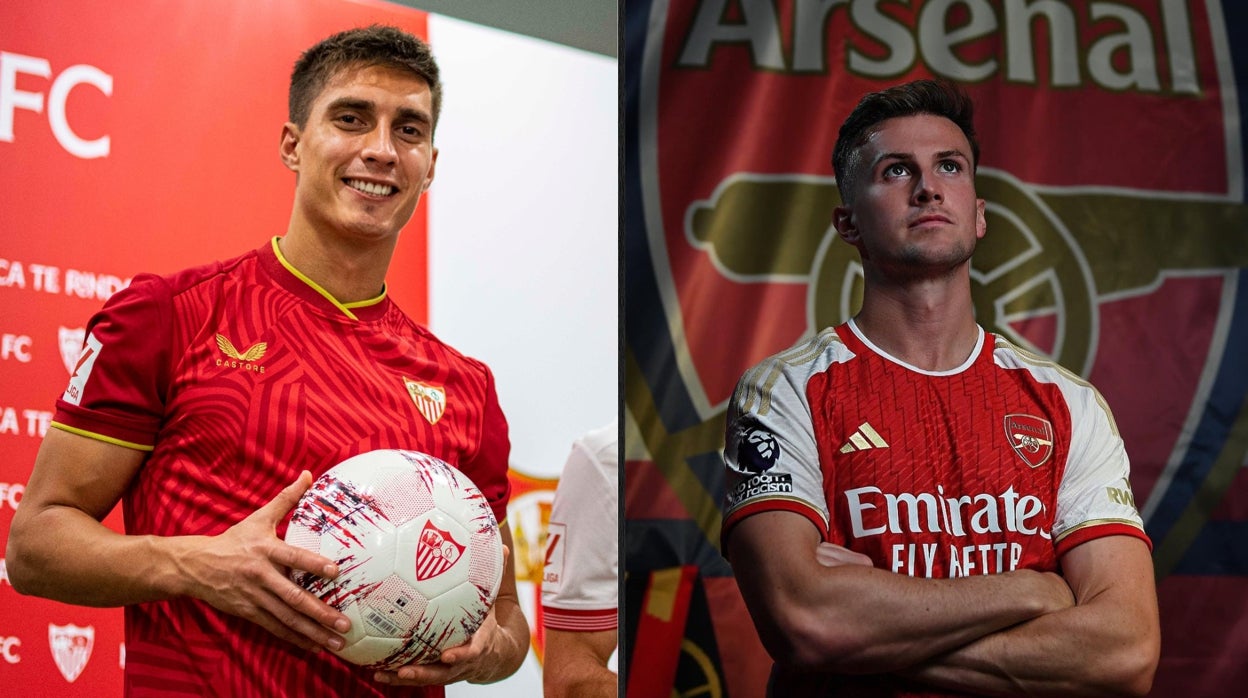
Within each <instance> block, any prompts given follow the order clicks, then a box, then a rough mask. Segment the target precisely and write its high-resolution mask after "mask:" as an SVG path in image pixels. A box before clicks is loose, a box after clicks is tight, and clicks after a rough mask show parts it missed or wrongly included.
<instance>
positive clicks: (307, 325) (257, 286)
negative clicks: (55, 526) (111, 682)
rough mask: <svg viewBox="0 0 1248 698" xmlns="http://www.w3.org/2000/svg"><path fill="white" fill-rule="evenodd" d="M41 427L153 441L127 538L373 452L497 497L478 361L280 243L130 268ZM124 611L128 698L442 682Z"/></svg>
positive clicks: (238, 622) (148, 606)
mask: <svg viewBox="0 0 1248 698" xmlns="http://www.w3.org/2000/svg"><path fill="white" fill-rule="evenodd" d="M52 426H54V427H55V428H59V429H64V430H67V431H70V432H73V433H77V434H81V435H84V436H88V437H91V438H95V439H100V440H103V441H107V442H111V443H115V444H119V445H122V446H125V447H128V448H133V449H138V450H143V451H150V455H149V456H148V457H147V459H146V460H145V462H144V463H143V466H142V468H141V469H140V470H139V472H138V475H137V476H136V478H135V479H134V481H133V483H132V484H131V486H130V488H129V489H128V490H127V491H126V494H125V497H124V499H123V507H124V514H125V525H126V532H127V533H128V534H131V535H158V536H177V535H215V534H219V533H221V532H223V531H225V530H226V529H227V528H229V527H230V526H232V525H233V524H235V523H237V522H238V521H240V520H241V519H243V518H244V517H246V516H247V515H249V514H250V513H252V512H253V511H255V510H256V509H258V508H260V507H261V506H263V505H264V504H265V503H266V502H268V501H269V500H270V499H272V498H273V496H274V495H276V494H277V493H278V492H279V491H280V490H281V489H282V488H283V487H285V486H286V485H288V484H290V483H291V482H293V481H294V480H295V479H296V478H297V477H298V475H299V472H300V471H302V470H305V469H306V470H310V471H311V472H312V474H313V476H319V475H320V474H321V473H322V472H324V471H325V470H327V469H328V468H330V467H331V466H333V465H335V464H336V463H338V462H340V461H342V460H345V459H346V458H347V457H349V456H352V455H356V454H359V453H363V452H365V451H370V450H375V449H382V448H401V449H410V450H415V451H422V452H424V453H428V454H430V455H432V456H435V457H437V458H440V459H442V460H444V461H446V462H448V463H450V464H452V465H454V466H456V467H457V468H459V469H460V470H461V471H463V472H464V473H465V474H467V475H468V477H469V478H470V479H472V481H473V482H474V483H475V484H476V485H477V487H478V488H479V489H480V490H481V491H482V493H483V494H484V495H485V497H486V498H487V500H488V501H489V502H490V506H491V508H492V509H493V511H494V514H495V517H496V518H497V519H498V520H499V521H502V520H503V518H504V517H505V515H506V506H507V501H508V497H509V494H510V486H509V484H508V480H507V457H508V452H509V449H510V446H509V443H508V438H507V423H506V421H505V419H504V417H503V414H502V411H501V409H500V408H499V405H498V399H497V396H496V394H495V389H494V380H493V377H492V375H491V373H490V371H489V369H488V368H487V367H486V366H485V365H484V364H482V363H480V362H478V361H475V360H473V359H470V358H467V357H465V356H463V355H461V354H459V353H458V352H456V351H455V350H454V349H451V348H450V347H448V346H447V345H445V344H443V343H442V342H441V341H439V340H438V339H437V338H436V337H434V336H433V335H432V334H431V333H430V332H429V331H428V330H427V329H426V328H424V327H422V326H420V325H418V324H417V323H415V322H413V321H412V320H411V319H410V318H408V317H407V316H406V315H405V314H404V313H403V312H402V311H401V310H400V309H399V308H398V306H396V305H395V304H394V303H393V302H392V301H391V300H390V299H389V298H387V297H386V295H385V293H384V291H383V292H382V294H381V295H380V296H378V297H377V298H375V299H372V300H368V301H363V302H360V303H351V304H340V303H338V302H337V301H335V300H334V299H333V298H332V297H330V296H329V294H328V293H326V292H325V291H324V290H323V289H321V288H320V287H318V286H316V285H315V284H314V283H313V282H312V281H310V280H309V279H307V278H306V277H304V276H303V275H302V274H300V273H299V272H298V270H296V269H294V268H293V267H292V266H290V264H289V263H288V262H286V260H285V259H284V258H282V256H281V251H280V249H279V247H278V241H277V239H276V238H275V239H274V240H273V241H272V242H271V244H266V245H264V246H263V247H261V248H260V249H257V250H255V251H252V252H249V253H247V254H244V255H242V256H240V257H237V258H235V259H232V260H228V261H224V262H217V263H213V264H210V265H206V266H203V267H197V268H193V269H188V270H185V271H182V272H178V273H175V274H172V275H170V276H164V277H158V276H153V275H141V276H137V277H135V279H134V280H133V282H132V283H131V285H130V286H129V287H128V288H126V289H124V290H122V291H121V292H119V293H117V294H116V295H115V296H113V298H111V299H110V300H109V302H108V303H107V304H106V305H105V306H104V308H103V309H102V310H101V311H100V312H99V313H98V314H97V315H96V316H95V317H93V318H92V320H91V322H90V324H89V326H88V328H87V336H86V341H85V346H84V349H83V353H82V355H81V357H80V358H79V361H78V365H77V367H76V369H75V371H74V372H73V375H72V376H71V378H70V385H69V388H68V389H67V390H66V392H65V394H64V395H63V396H62V398H61V399H60V400H59V401H58V402H57V412H56V415H55V416H54V417H53V424H52ZM282 528H283V529H284V526H283V527H282ZM284 532H285V531H284V530H279V531H278V535H279V536H280V535H283V534H284ZM125 613H126V671H125V673H126V679H125V680H126V694H127V695H129V696H142V695H148V694H152V693H160V694H161V695H196V696H199V695H211V696H266V697H267V696H310V695H353V696H369V695H377V696H381V695H386V696H390V695H394V696H441V695H442V694H443V692H442V689H441V688H429V689H419V688H406V689H398V688H392V687H387V686H385V685H382V684H379V683H377V682H375V681H373V680H372V676H373V672H372V671H371V670H365V669H361V668H359V667H356V666H354V665H350V664H347V663H346V662H344V661H342V660H340V659H338V658H337V657H334V656H333V655H332V654H330V653H329V652H322V653H320V654H316V655H313V654H311V653H308V652H305V651H303V650H301V649H299V648H298V647H296V646H294V645H291V644H288V643H286V642H284V641H282V640H279V639H277V638H276V637H274V636H272V635H271V634H270V633H269V632H268V631H266V630H264V629H263V628H261V627H260V626H258V625H254V624H252V623H251V622H249V621H246V620H243V619H241V618H237V617H235V616H231V615H228V614H225V613H222V612H220V611H217V610H216V609H214V608H212V607H211V606H209V605H208V604H206V603H203V602H201V601H198V600H196V599H191V598H176V599H170V600H167V601H159V602H153V603H144V604H137V605H132V606H127V607H126V611H125Z"/></svg>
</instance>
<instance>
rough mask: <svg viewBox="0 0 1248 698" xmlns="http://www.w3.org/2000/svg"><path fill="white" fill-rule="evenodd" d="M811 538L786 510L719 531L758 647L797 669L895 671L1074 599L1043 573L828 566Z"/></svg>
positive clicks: (810, 530)
mask: <svg viewBox="0 0 1248 698" xmlns="http://www.w3.org/2000/svg"><path fill="white" fill-rule="evenodd" d="M820 542H821V539H820V535H819V531H818V529H816V527H815V526H814V525H813V524H812V523H811V522H810V521H809V520H808V519H806V518H805V517H803V516H801V515H798V514H794V513H791V512H788V511H764V512H760V513H757V514H754V515H752V516H748V517H746V518H745V519H742V520H741V521H740V522H739V523H737V524H736V526H735V527H734V528H733V529H732V534H731V536H730V537H729V538H728V554H729V559H730V560H731V562H732V566H733V571H734V574H735V575H736V578H737V583H738V585H739V586H740V589H741V594H742V596H743V597H744V599H745V603H746V607H747V608H748V609H749V611H750V615H751V617H752V618H753V619H754V625H755V627H757V629H758V632H759V637H760V638H761V639H762V642H763V645H764V647H766V648H767V651H768V653H770V654H771V656H772V657H773V658H774V659H775V660H776V661H777V662H779V663H781V664H784V665H788V666H792V667H794V668H798V669H802V670H808V671H830V672H836V673H845V674H865V673H879V672H887V671H895V670H898V669H902V668H904V667H908V666H910V665H913V664H914V663H916V662H919V661H922V660H925V659H928V658H931V657H934V656H936V655H939V654H942V653H944V652H948V651H950V650H953V649H955V648H957V647H961V646H963V645H966V644H967V643H969V642H972V641H974V640H977V639H979V638H981V637H983V636H985V635H988V634H991V633H994V632H997V631H999V630H1002V629H1004V628H1008V627H1010V626H1012V625H1015V624H1017V623H1020V622H1023V621H1026V620H1030V619H1032V618H1035V617H1038V616H1041V615H1044V614H1046V613H1051V612H1054V611H1057V610H1061V609H1064V608H1068V607H1070V606H1071V605H1072V604H1073V596H1072V593H1071V591H1070V588H1069V587H1068V586H1067V585H1066V583H1065V582H1064V581H1063V580H1062V578H1061V577H1059V576H1058V575H1056V574H1052V573H1042V572H1035V571H1033V570H1016V571H1013V572H1008V573H1005V574H999V575H984V576H972V577H964V578H958V579H922V578H915V577H909V576H905V575H898V574H893V573H891V572H888V571H886V570H881V569H876V568H873V567H870V566H867V565H864V564H839V565H836V566H832V567H829V566H826V564H823V563H821V562H820V560H819V559H818V557H817V549H818V546H819V543H820Z"/></svg>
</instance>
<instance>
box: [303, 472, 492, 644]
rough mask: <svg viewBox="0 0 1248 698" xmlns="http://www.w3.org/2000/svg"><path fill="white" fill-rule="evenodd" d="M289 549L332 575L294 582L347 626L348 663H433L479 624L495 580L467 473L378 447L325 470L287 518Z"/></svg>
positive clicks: (483, 514)
mask: <svg viewBox="0 0 1248 698" xmlns="http://www.w3.org/2000/svg"><path fill="white" fill-rule="evenodd" d="M286 541H287V542H288V543H290V544H291V545H297V546H299V547H302V548H307V549H309V550H312V551H315V552H317V553H320V554H321V555H324V556H325V557H328V558H330V559H331V560H334V562H336V563H337V564H338V567H339V570H340V571H339V575H338V578H337V579H336V580H334V581H329V580H326V579H324V578H322V577H317V576H315V575H312V574H308V573H305V572H297V573H295V574H294V575H293V578H294V580H295V581H296V582H297V583H298V584H299V585H300V586H302V587H304V588H305V589H307V590H309V591H311V592H312V593H314V594H316V595H317V596H319V597H320V598H321V599H323V600H324V601H325V602H326V603H328V604H329V605H331V606H333V607H334V608H336V609H338V610H339V611H341V612H342V613H344V614H346V616H347V617H348V618H350V619H351V630H350V631H348V632H347V633H346V635H345V636H344V637H345V640H346V646H344V647H343V648H342V649H341V650H339V651H337V652H335V654H337V655H338V656H340V657H342V658H343V659H346V660H347V661H349V662H353V663H355V664H361V665H365V666H369V667H372V668H377V669H382V668H390V669H392V668H397V667H399V666H402V665H404V664H411V663H413V662H415V663H427V662H433V661H437V659H438V656H439V654H441V652H442V651H443V650H445V649H448V648H451V647H455V646H456V645H461V644H463V643H464V642H466V641H467V640H468V638H469V637H471V636H472V633H474V632H476V630H477V628H478V627H480V625H481V622H482V621H483V620H485V615H486V613H488V612H489V610H490V607H491V606H492V605H493V603H494V598H495V596H496V595H497V594H498V587H499V583H500V582H501V580H502V574H503V551H502V539H501V538H500V537H499V532H498V523H497V522H496V521H495V520H494V514H493V512H491V510H490V506H489V503H488V502H487V501H486V499H485V497H484V496H483V495H482V494H481V492H480V491H479V490H478V489H477V487H476V486H475V485H474V484H473V483H472V481H471V480H469V479H468V477H467V476H466V475H464V474H463V473H461V472H460V471H458V470H456V469H455V468H453V467H452V466H450V465H448V464H446V463H444V462H442V461H441V460H438V459H437V458H434V457H433V456H429V455H426V454H423V453H417V452H414V451H398V450H377V451H370V452H368V453H364V454H361V455H358V456H353V457H351V458H348V459H347V460H345V461H343V462H341V463H339V464H338V465H336V466H334V467H333V468H330V469H329V470H328V471H326V472H325V474H324V475H322V476H321V477H320V478H318V479H317V481H316V482H315V483H314V484H313V485H312V488H311V489H309V490H308V491H307V492H306V493H305V494H304V495H303V498H302V499H301V500H300V501H299V506H298V507H296V508H295V511H294V513H293V514H292V515H291V519H290V526H289V527H288V529H287V531H286Z"/></svg>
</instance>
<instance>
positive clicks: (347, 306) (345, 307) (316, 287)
mask: <svg viewBox="0 0 1248 698" xmlns="http://www.w3.org/2000/svg"><path fill="white" fill-rule="evenodd" d="M280 239H281V238H280V237H279V236H276V235H275V236H273V254H275V255H277V261H278V262H281V264H282V266H283V267H286V271H288V272H290V273H291V274H294V275H295V278H297V279H299V280H300V281H302V282H303V283H305V284H307V285H308V286H310V287H311V288H312V290H313V291H316V292H317V293H319V294H321V295H322V296H324V297H325V300H327V301H329V302H330V303H333V304H334V307H335V308H338V309H339V310H341V311H342V312H343V314H344V315H346V316H347V317H349V318H351V319H352V320H359V318H358V317H356V315H355V313H353V312H351V309H352V308H367V307H368V306H370V305H377V304H378V303H380V302H382V301H383V300H385V299H386V286H385V284H382V286H381V293H380V294H378V295H377V296H376V297H374V298H367V299H365V300H362V301H355V302H353V303H340V302H338V299H337V298H334V297H333V296H332V295H330V293H329V291H326V290H325V289H323V288H321V286H320V284H318V283H316V282H315V281H313V280H312V279H309V278H308V277H307V276H304V274H303V272H301V271H299V270H298V269H296V268H295V267H294V266H293V265H292V264H291V263H290V262H288V261H286V257H284V256H283V255H282V248H281V247H279V246H278V244H277V241H278V240H280Z"/></svg>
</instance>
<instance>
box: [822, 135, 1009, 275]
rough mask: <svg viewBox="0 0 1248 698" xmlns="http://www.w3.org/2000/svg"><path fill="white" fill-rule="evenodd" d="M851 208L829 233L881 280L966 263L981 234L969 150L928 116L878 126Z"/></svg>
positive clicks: (842, 209)
mask: <svg viewBox="0 0 1248 698" xmlns="http://www.w3.org/2000/svg"><path fill="white" fill-rule="evenodd" d="M861 162H862V164H861V165H860V167H861V168H862V169H861V171H860V179H859V183H858V185H857V187H856V189H857V191H856V192H855V196H854V201H853V204H852V205H848V206H842V207H840V208H838V209H837V211H836V214H835V215H836V220H835V223H836V228H837V230H838V232H840V234H841V236H842V237H843V238H845V240H846V241H847V242H849V243H850V244H852V245H854V246H855V247H857V248H858V249H859V251H860V253H861V254H862V257H863V262H864V264H866V265H868V266H872V267H874V268H875V269H877V270H879V271H881V272H883V273H885V274H886V275H888V276H897V277H900V278H910V277H917V276H928V275H932V274H941V273H947V272H948V271H951V270H953V269H954V268H956V267H958V266H959V265H961V264H963V263H965V262H966V261H967V260H969V259H970V256H971V253H972V252H973V251H974V250H975V243H976V241H977V240H978V239H979V238H982V237H983V236H984V231H985V223H984V201H983V199H977V198H976V197H975V181H974V173H973V171H972V163H971V146H970V143H969V142H968V141H967V139H966V136H965V135H964V134H963V133H962V131H961V129H959V128H958V127H957V125H956V124H954V123H953V122H952V121H950V120H949V119H946V118H944V117H941V116H933V115H930V114H918V115H915V116H904V117H897V118H894V119H888V120H886V121H884V122H882V123H881V124H880V125H879V127H878V130H877V131H876V132H875V134H874V135H872V136H871V138H870V139H869V140H868V142H867V144H866V145H865V146H864V147H863V149H862V161H861Z"/></svg>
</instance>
